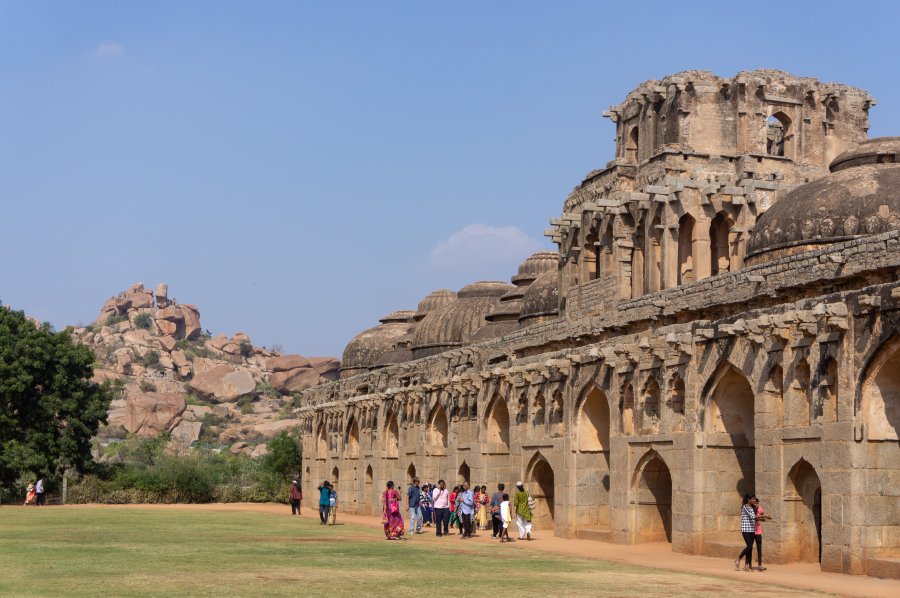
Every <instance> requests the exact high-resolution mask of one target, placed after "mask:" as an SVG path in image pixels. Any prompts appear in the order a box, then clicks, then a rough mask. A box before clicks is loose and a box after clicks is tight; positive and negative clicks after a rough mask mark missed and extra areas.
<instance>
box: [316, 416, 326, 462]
mask: <svg viewBox="0 0 900 598" xmlns="http://www.w3.org/2000/svg"><path fill="white" fill-rule="evenodd" d="M327 454H328V439H327V437H326V436H325V424H320V425H319V430H318V432H316V459H324V458H325V456H326V455H327Z"/></svg>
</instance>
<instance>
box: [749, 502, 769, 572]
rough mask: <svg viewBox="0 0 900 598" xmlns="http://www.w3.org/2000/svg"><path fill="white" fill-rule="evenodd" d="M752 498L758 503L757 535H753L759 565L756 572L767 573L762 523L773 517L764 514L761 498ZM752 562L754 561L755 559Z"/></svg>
mask: <svg viewBox="0 0 900 598" xmlns="http://www.w3.org/2000/svg"><path fill="white" fill-rule="evenodd" d="M752 498H753V499H754V500H755V501H756V533H755V534H754V535H753V539H754V541H755V542H756V563H757V564H758V565H759V566H758V567H757V568H756V570H757V571H765V570H766V568H765V567H763V564H762V526H761V525H760V523H762V522H763V521H769V520H771V517H769V516H768V515H766V514H765V513H764V512H763V508H762V505H760V504H759V498H757V497H756V496H754V497H752ZM750 560H751V561H752V560H753V559H750Z"/></svg>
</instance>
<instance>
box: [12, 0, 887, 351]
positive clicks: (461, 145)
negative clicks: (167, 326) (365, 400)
mask: <svg viewBox="0 0 900 598" xmlns="http://www.w3.org/2000/svg"><path fill="white" fill-rule="evenodd" d="M732 6H734V8H732ZM898 23H900V5H898V4H897V3H892V2H886V1H885V2H860V1H857V2H852V3H851V2H840V3H836V2H835V3H830V2H773V3H765V2H753V3H743V4H736V5H733V4H732V3H729V2H709V3H693V2H689V1H682V2H671V1H668V2H659V3H655V2H646V1H645V2H634V3H631V2H618V3H614V4H609V5H607V4H605V3H601V2H543V3H533V2H442V3H438V2H417V3H400V2H358V3H355V2H284V3H281V2H271V1H267V2H249V1H247V2H174V1H167V2H142V3H139V2H120V1H112V2H93V1H84V2H81V1H79V2H68V1H66V2H40V1H30V0H29V1H15V2H10V1H6V0H0V81H2V83H0V115H2V116H0V118H2V127H0V219H2V220H0V222H2V229H0V256H2V259H0V300H2V301H3V303H5V304H8V305H12V306H13V307H15V308H17V309H24V310H25V311H26V312H28V313H29V314H33V315H35V316H37V317H39V318H41V319H44V320H49V321H51V322H52V323H54V324H55V325H56V326H63V325H65V324H69V323H72V324H77V323H79V322H82V323H87V322H90V321H91V320H93V319H94V318H95V317H96V315H97V312H98V310H99V307H100V305H101V304H102V303H103V301H104V299H106V297H108V296H110V295H112V294H115V293H117V292H119V291H121V290H124V289H125V288H126V287H127V286H129V285H130V284H131V283H133V282H137V281H142V282H144V283H146V284H148V285H154V284H155V283H157V282H160V281H165V282H168V283H169V287H170V289H171V294H172V295H174V296H175V297H176V298H177V299H178V300H179V301H180V302H183V303H195V304H197V305H198V306H199V307H200V309H201V316H202V322H203V325H204V327H205V328H208V329H210V330H212V331H213V332H216V333H217V332H225V333H227V334H231V333H232V332H234V331H235V330H243V331H245V332H247V333H248V334H250V335H251V338H252V339H253V340H254V342H255V343H257V344H265V345H269V346H271V345H273V344H280V345H282V346H283V348H284V349H285V350H286V351H293V352H299V353H303V354H307V355H324V354H329V355H340V353H341V351H342V349H343V346H344V344H345V343H346V341H347V340H348V339H349V338H351V337H352V336H353V335H354V334H356V333H357V332H359V331H360V330H362V329H364V328H367V327H370V326H372V325H374V324H375V323H376V322H377V319H378V318H380V317H382V316H383V315H385V314H387V313H389V312H391V311H393V310H395V309H410V308H414V307H415V305H416V303H417V302H418V300H419V299H420V298H421V297H422V296H424V295H425V294H427V293H428V292H429V291H431V290H433V289H436V288H441V287H450V288H454V289H458V288H459V287H460V286H462V285H463V284H465V283H466V282H469V281H473V280H478V279H491V278H500V279H504V280H507V279H508V278H509V276H510V275H512V274H513V273H514V270H515V267H516V265H517V264H518V263H519V262H520V261H521V260H522V259H523V258H524V257H526V256H527V255H528V254H529V253H530V252H531V251H533V250H535V249H539V248H542V247H548V248H549V247H550V245H549V244H548V242H547V241H546V240H545V239H543V238H542V231H543V230H544V228H545V227H546V226H547V221H548V219H549V218H550V217H552V216H555V215H557V213H558V212H559V211H560V209H561V206H562V201H563V199H564V198H565V196H566V194H567V193H568V192H569V191H570V190H571V188H572V187H573V186H574V185H575V184H576V183H577V182H578V181H579V180H580V177H581V176H582V175H584V174H585V173H586V172H588V171H589V170H591V169H593V168H597V167H600V166H602V165H603V164H605V163H606V161H607V160H609V159H611V158H612V154H613V132H614V131H613V127H612V125H611V123H609V121H607V120H606V119H603V118H602V117H601V113H602V111H603V110H604V109H606V108H607V107H608V106H609V105H611V104H615V103H618V102H620V101H621V100H622V99H623V98H624V96H625V95H626V94H627V93H628V92H629V91H630V90H631V89H632V88H634V87H635V86H636V85H637V84H638V83H640V82H642V81H644V80H647V79H653V78H658V77H661V76H664V75H666V74H669V73H673V72H677V71H680V70H685V69H691V68H695V69H708V70H712V71H714V72H715V73H717V74H720V75H726V76H730V75H733V74H735V73H737V72H738V71H740V70H746V69H753V68H761V67H768V68H780V69H784V70H787V71H790V72H793V73H795V74H798V75H809V76H815V77H818V78H819V79H822V80H828V81H837V82H842V83H848V84H851V85H856V86H859V87H862V88H864V89H866V90H868V91H869V92H870V93H871V94H872V95H873V96H874V97H876V98H877V99H878V101H879V105H878V106H876V107H875V108H874V109H873V110H872V112H871V117H872V129H871V131H870V134H871V135H873V136H875V135H892V134H893V135H897V134H900V77H898V76H897V68H896V65H895V64H894V62H895V61H896V59H897V56H898V55H900V51H898V50H900V42H898V41H897V40H898V35H897V25H898Z"/></svg>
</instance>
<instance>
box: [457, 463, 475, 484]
mask: <svg viewBox="0 0 900 598" xmlns="http://www.w3.org/2000/svg"><path fill="white" fill-rule="evenodd" d="M457 476H458V477H459V479H460V480H462V481H463V482H471V481H472V472H471V470H470V469H469V464H468V463H466V462H465V461H463V462H462V465H460V466H459V471H457Z"/></svg>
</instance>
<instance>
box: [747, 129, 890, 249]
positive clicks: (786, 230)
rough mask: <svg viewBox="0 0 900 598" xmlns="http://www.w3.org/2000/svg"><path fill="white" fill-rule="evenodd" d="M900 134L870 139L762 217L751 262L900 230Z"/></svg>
mask: <svg viewBox="0 0 900 598" xmlns="http://www.w3.org/2000/svg"><path fill="white" fill-rule="evenodd" d="M898 157H900V138H897V137H884V138H877V139H872V140H869V141H867V142H865V143H862V144H860V145H859V146H858V147H857V148H855V149H853V150H850V151H847V152H844V153H843V154H841V155H839V156H838V157H837V158H835V159H834V161H833V162H832V163H831V170H832V172H831V174H827V175H825V176H823V177H822V178H819V179H816V180H814V181H812V182H810V183H806V184H805V185H801V186H799V187H797V188H795V189H793V190H792V191H790V192H789V193H787V194H786V195H785V196H784V197H782V198H781V199H779V200H778V201H777V202H776V203H775V205H774V206H772V207H771V208H769V210H768V211H766V213H764V214H763V215H762V216H760V217H759V220H757V222H756V226H754V227H753V233H752V234H751V236H750V241H749V242H748V245H747V251H748V254H747V259H746V262H747V264H748V265H753V264H758V263H761V262H765V261H770V260H773V259H778V258H781V257H785V256H789V255H794V254H796V253H801V252H803V251H808V250H810V249H814V248H815V247H816V246H817V245H820V244H823V243H833V242H835V241H842V240H847V239H854V238H857V237H861V236H865V235H874V234H877V233H881V232H885V231H888V230H894V229H898V228H900V161H898V163H894V161H895V159H896V158H898Z"/></svg>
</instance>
